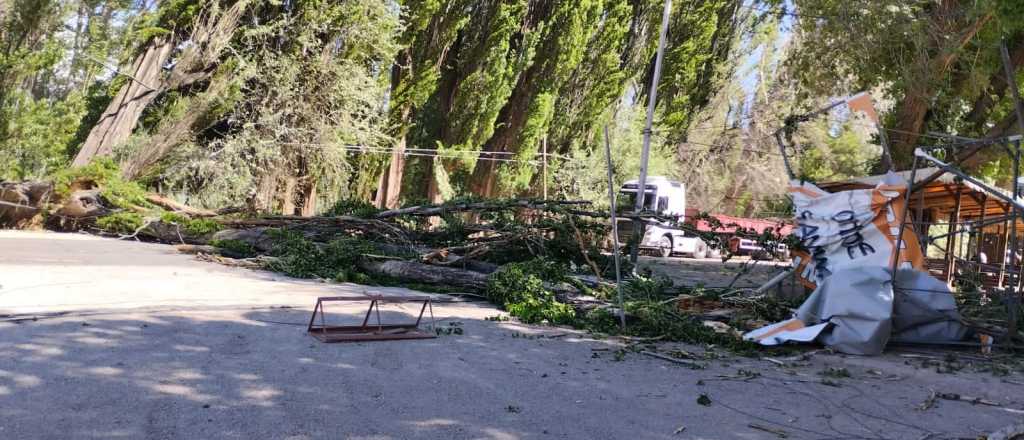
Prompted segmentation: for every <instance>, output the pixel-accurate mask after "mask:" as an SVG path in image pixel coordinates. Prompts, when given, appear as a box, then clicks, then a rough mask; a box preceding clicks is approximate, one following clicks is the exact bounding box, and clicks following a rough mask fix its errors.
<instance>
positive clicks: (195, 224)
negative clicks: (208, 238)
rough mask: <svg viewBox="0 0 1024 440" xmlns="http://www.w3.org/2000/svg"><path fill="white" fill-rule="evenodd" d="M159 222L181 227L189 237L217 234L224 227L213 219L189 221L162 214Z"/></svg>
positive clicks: (189, 219)
mask: <svg viewBox="0 0 1024 440" xmlns="http://www.w3.org/2000/svg"><path fill="white" fill-rule="evenodd" d="M160 220H161V221H163V222H164V223H171V224H175V225H178V226H181V228H182V229H184V230H185V232H187V233H188V234H189V235H193V236H198V235H207V234H212V233H214V232H217V231H219V230H221V229H223V228H224V227H223V226H222V225H221V224H220V223H219V222H217V221H216V220H214V219H209V218H197V219H191V218H188V217H186V216H183V215H181V214H176V213H173V212H164V213H161V214H160Z"/></svg>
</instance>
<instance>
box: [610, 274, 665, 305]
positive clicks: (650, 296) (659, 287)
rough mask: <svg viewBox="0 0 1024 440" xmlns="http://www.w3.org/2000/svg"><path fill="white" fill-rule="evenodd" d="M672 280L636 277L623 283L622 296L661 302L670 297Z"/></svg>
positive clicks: (656, 277) (655, 277)
mask: <svg viewBox="0 0 1024 440" xmlns="http://www.w3.org/2000/svg"><path fill="white" fill-rule="evenodd" d="M670 288H672V280H671V279H670V278H668V277H659V276H650V277H646V276H635V277H632V278H629V279H627V280H625V281H623V285H622V294H623V295H624V296H625V297H627V298H630V299H635V300H649V301H661V300H663V299H665V297H666V296H668V295H667V294H668V289H670Z"/></svg>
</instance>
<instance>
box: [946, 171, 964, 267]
mask: <svg viewBox="0 0 1024 440" xmlns="http://www.w3.org/2000/svg"><path fill="white" fill-rule="evenodd" d="M962 196H963V184H962V183H960V182H957V183H956V200H955V201H954V202H953V212H951V213H949V236H948V237H947V238H946V284H949V283H950V282H952V281H953V274H954V272H955V271H956V250H957V247H956V228H957V225H959V224H960V200H961V197H962Z"/></svg>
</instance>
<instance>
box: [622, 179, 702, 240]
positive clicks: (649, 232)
mask: <svg viewBox="0 0 1024 440" xmlns="http://www.w3.org/2000/svg"><path fill="white" fill-rule="evenodd" d="M644 186H645V190H644V210H647V211H654V212H657V213H658V214H661V215H665V216H678V217H679V221H680V222H682V221H683V216H684V215H686V186H685V185H683V184H682V183H681V182H677V181H674V180H669V179H668V178H666V177H662V176H652V177H648V178H647V182H646V184H645V185H644ZM639 187H640V182H639V180H630V181H628V182H626V183H624V184H623V185H622V189H621V190H619V198H620V199H621V202H620V206H621V204H623V203H624V204H625V206H628V207H630V208H632V207H634V206H636V198H637V190H638V188H639ZM624 223H625V224H620V226H619V234H620V235H622V236H623V237H625V238H626V239H628V237H630V236H631V235H632V233H633V228H632V225H631V224H630V222H628V221H627V222H624ZM640 248H641V249H647V250H655V251H657V252H658V254H659V255H661V256H662V257H669V256H672V255H673V254H683V255H687V256H690V257H693V258H706V257H708V256H716V255H717V254H718V250H716V249H712V248H711V247H710V246H708V244H707V243H705V242H704V240H701V239H700V238H699V237H696V236H692V235H687V234H686V233H685V232H683V230H682V229H679V228H676V227H674V226H673V225H672V224H670V223H669V222H660V221H656V220H651V221H649V222H647V223H646V228H645V232H644V237H643V240H641V241H640Z"/></svg>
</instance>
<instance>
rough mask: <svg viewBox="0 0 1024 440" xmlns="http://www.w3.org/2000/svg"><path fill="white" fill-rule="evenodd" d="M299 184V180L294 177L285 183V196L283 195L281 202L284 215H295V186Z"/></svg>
mask: <svg viewBox="0 0 1024 440" xmlns="http://www.w3.org/2000/svg"><path fill="white" fill-rule="evenodd" d="M297 184H298V180H297V179H296V178H294V177H288V178H287V179H285V181H284V194H282V196H283V197H282V200H281V214H283V215H295V186H296V185H297Z"/></svg>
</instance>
